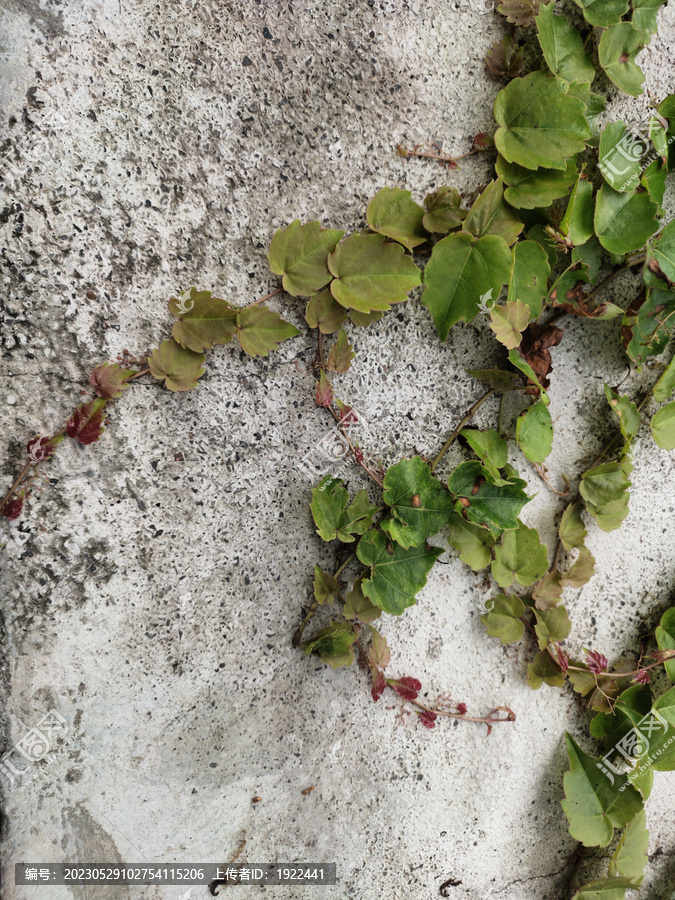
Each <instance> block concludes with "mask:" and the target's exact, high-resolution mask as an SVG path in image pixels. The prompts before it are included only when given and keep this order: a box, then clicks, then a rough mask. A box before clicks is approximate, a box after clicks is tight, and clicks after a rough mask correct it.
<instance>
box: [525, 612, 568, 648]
mask: <svg viewBox="0 0 675 900" xmlns="http://www.w3.org/2000/svg"><path fill="white" fill-rule="evenodd" d="M534 615H535V618H536V620H537V624H536V625H535V626H534V630H535V633H536V635H537V640H538V642H539V649H540V650H545V649H546V647H547V646H548V642H549V640H551V641H556V642H557V643H560V641H564V640H565V638H566V637H567V636H568V635H569V633H570V629H571V627H572V623H571V622H570V617H569V614H568V612H567V610H566V609H565V607H564V606H554V607H552V608H551V609H535V610H534Z"/></svg>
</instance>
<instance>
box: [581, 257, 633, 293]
mask: <svg viewBox="0 0 675 900" xmlns="http://www.w3.org/2000/svg"><path fill="white" fill-rule="evenodd" d="M646 259H647V257H646V256H638V257H636V258H635V259H631V260H629V262H627V263H626V264H625V265H623V266H621V268H620V269H617V270H616V271H615V272H612V274H611V275H608V276H607V278H605V279H604V281H601V282H600V284H599V285H597V286H596V287H594V288H593V290H592V291H591V292H590V293H589V294H586V298H585V299H586V300H592V299H593V298H594V297H595V296H596V295H597V294H599V293H600V291H601V290H602V289H603V288H604V287H605V286H606V285H608V284H609V283H610V282H611V281H614V279H615V278H618V277H619V275H623V273H624V272H628V270H629V269H632V268H633V266H639V265H640V264H641V263H643V262H644V261H645V260H646Z"/></svg>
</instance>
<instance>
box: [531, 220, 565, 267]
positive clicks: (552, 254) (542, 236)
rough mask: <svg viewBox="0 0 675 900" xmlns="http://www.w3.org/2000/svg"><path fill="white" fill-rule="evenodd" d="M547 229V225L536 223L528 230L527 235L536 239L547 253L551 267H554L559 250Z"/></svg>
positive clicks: (533, 239) (532, 239) (535, 241)
mask: <svg viewBox="0 0 675 900" xmlns="http://www.w3.org/2000/svg"><path fill="white" fill-rule="evenodd" d="M545 229H546V226H545V225H542V224H539V225H535V226H533V227H532V228H530V230H529V231H528V232H527V237H528V240H530V241H534V243H536V244H539V246H540V247H541V248H542V250H543V251H544V252H545V253H546V257H547V259H548V264H549V266H550V267H551V269H553V267H554V266H555V264H556V263H557V262H558V251H557V248H556V245H555V243H554V242H552V241H551V239H550V237H549V235H548V234H547V232H546V230H545Z"/></svg>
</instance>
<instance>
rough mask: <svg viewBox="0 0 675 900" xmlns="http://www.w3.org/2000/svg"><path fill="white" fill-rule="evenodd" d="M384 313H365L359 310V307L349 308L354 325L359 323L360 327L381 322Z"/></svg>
mask: <svg viewBox="0 0 675 900" xmlns="http://www.w3.org/2000/svg"><path fill="white" fill-rule="evenodd" d="M383 315H384V313H383V312H370V313H364V312H359V311H358V310H357V309H350V310H349V318H350V319H351V320H352V325H358V326H359V327H360V328H367V327H368V325H372V324H373V322H379V321H380V319H381V318H382V316H383Z"/></svg>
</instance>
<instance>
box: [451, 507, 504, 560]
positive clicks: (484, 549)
mask: <svg viewBox="0 0 675 900" xmlns="http://www.w3.org/2000/svg"><path fill="white" fill-rule="evenodd" d="M494 542H495V541H494V538H493V536H492V535H491V534H490V532H489V531H488V530H487V528H480V527H479V526H478V525H472V524H471V522H467V521H466V519H463V518H462V516H460V515H459V513H456V512H454V511H453V512H452V513H451V514H450V518H449V519H448V543H449V544H450V546H451V547H454V549H455V550H456V551H457V552H458V553H459V558H460V559H461V560H462V562H463V563H466V565H467V566H470V567H471V568H472V569H473V571H474V572H479V571H480V570H481V569H484V568H485V567H486V566H487V565H489V563H490V560H491V558H492V557H491V556H490V549H489V548H490V547H492V546H493V545H494Z"/></svg>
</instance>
